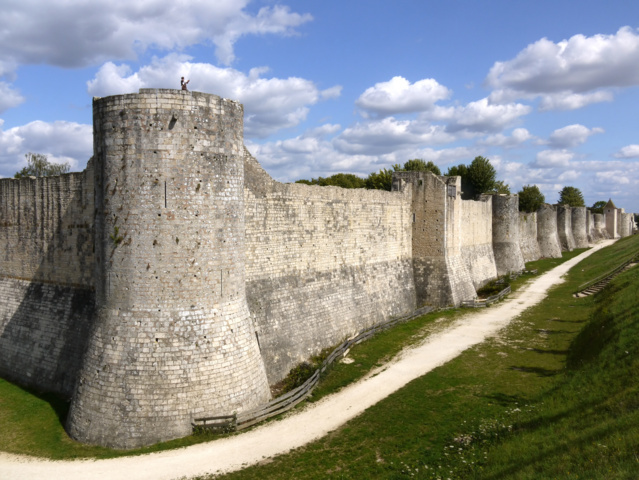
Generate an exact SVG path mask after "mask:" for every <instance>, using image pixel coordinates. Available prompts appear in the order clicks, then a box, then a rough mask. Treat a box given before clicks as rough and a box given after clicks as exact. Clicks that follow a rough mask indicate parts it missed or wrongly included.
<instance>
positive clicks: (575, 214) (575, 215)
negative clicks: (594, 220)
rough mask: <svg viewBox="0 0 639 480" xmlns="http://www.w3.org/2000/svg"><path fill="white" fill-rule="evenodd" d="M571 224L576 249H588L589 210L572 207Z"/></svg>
mask: <svg viewBox="0 0 639 480" xmlns="http://www.w3.org/2000/svg"><path fill="white" fill-rule="evenodd" d="M570 224H571V230H572V237H573V240H574V242H575V248H588V244H589V240H588V209H587V208H586V207H572V208H571V219H570Z"/></svg>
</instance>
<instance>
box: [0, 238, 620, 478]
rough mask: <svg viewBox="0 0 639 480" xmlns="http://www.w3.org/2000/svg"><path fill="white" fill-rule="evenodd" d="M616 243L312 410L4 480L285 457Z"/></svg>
mask: <svg viewBox="0 0 639 480" xmlns="http://www.w3.org/2000/svg"><path fill="white" fill-rule="evenodd" d="M612 242H613V241H612V240H608V241H605V242H601V243H600V244H598V245H597V246H595V247H594V248H592V249H590V250H588V251H586V252H584V253H582V254H581V255H579V256H577V257H575V258H573V259H571V260H569V261H567V262H565V263H563V264H562V265H560V266H558V267H557V268H555V269H554V270H552V271H550V272H547V273H546V274H544V275H542V276H541V277H539V278H537V279H536V280H535V281H534V282H532V283H530V284H529V285H527V286H526V287H525V288H522V289H521V290H519V291H518V292H515V293H513V294H511V295H510V297H509V298H508V299H507V300H505V301H504V302H502V303H501V304H499V305H496V306H492V307H491V308H488V309H482V310H481V311H479V312H475V311H473V312H472V313H469V314H468V315H465V316H464V317H463V318H461V319H460V320H458V321H457V322H455V323H454V324H453V325H451V326H450V327H449V328H447V329H446V330H444V331H442V332H440V333H437V334H435V335H432V336H430V337H428V338H427V339H426V340H425V341H424V343H423V344H421V345H419V346H418V347H415V348H411V349H407V350H405V351H404V352H402V354H401V355H400V356H399V358H398V359H396V360H395V361H393V362H391V363H390V364H388V365H387V366H386V367H385V368H384V369H382V371H381V372H380V373H379V374H377V375H376V376H369V377H367V378H365V379H362V380H360V381H359V382H357V383H355V384H353V385H351V386H349V387H347V388H345V389H343V390H341V391H340V392H338V393H336V394H334V395H331V396H329V397H326V398H324V399H322V400H321V401H319V402H317V403H314V404H311V405H308V406H307V407H306V408H305V409H303V410H302V411H300V412H299V413H295V414H293V415H290V416H288V417H287V418H284V419H283V420H281V421H275V422H270V423H268V424H266V425H263V426H261V427H259V428H256V429H254V430H252V431H250V432H246V433H244V434H242V435H237V436H233V437H229V438H224V439H220V440H216V441H213V442H209V443H203V444H199V445H193V446H191V447H187V448H182V449H178V450H171V451H166V452H159V453H154V454H150V455H143V456H137V457H126V458H117V459H111V460H81V461H49V460H42V459H37V458H32V457H25V456H18V455H10V454H5V453H0V478H2V479H5V478H6V479H13V480H21V479H25V480H26V479H29V480H33V479H50V478H64V479H65V480H75V479H77V480H87V479H89V480H90V479H122V478H126V479H127V480H142V479H149V480H151V479H152V480H160V479H167V480H170V479H176V478H180V477H192V476H196V475H203V474H205V473H215V472H218V473H221V472H230V471H234V470H238V469H241V468H243V467H245V466H247V465H252V464H254V463H257V462H259V461H261V460H263V459H265V458H268V457H272V456H275V455H279V454H282V453H286V452H288V451H289V450H291V449H293V448H297V447H300V446H302V445H305V444H306V443H309V442H312V441H313V440H315V439H318V438H320V437H322V436H324V435H326V434H327V433H328V432H330V431H333V430H335V429H337V428H339V427H340V426H342V425H344V423H346V422H348V421H349V420H350V419H352V418H354V417H356V416H357V415H359V414H360V413H362V412H363V411H364V410H366V409H367V408H368V407H370V406H372V405H374V404H376V403H377V402H379V401H380V400H382V399H384V398H385V397H387V396H388V395H390V394H391V393H393V392H395V391H397V390H399V389H400V388H402V387H403V386H404V385H406V384H407V383H408V382H410V381H412V380H414V379H415V378H418V377H420V376H422V375H424V374H426V373H428V372H429V371H431V370H432V369H434V368H436V367H438V366H440V365H443V364H444V363H446V362H448V361H449V360H451V359H453V358H455V357H456V356H457V355H459V354H460V353H461V352H463V351H464V350H466V349H467V348H470V347H472V346H473V345H476V344H478V343H480V342H482V341H484V340H485V339H486V338H488V337H490V336H493V335H495V334H497V333H498V332H499V330H500V329H502V328H503V327H505V326H506V325H508V323H510V321H511V320H512V319H514V318H515V317H516V316H518V315H519V314H520V313H522V312H523V311H524V310H526V309H527V308H529V307H531V306H533V305H535V304H537V303H539V302H540V301H541V300H542V299H543V298H544V297H545V296H546V294H547V291H548V289H549V288H550V287H551V286H553V285H555V284H557V283H561V282H562V279H561V277H562V276H563V275H564V274H565V273H566V272H568V270H569V269H570V268H571V267H573V266H574V265H575V264H577V263H578V262H580V261H581V260H583V259H584V258H586V257H587V256H589V255H591V254H592V253H594V252H595V251H597V250H599V249H601V248H603V247H605V246H607V245H610V244H611V243H612Z"/></svg>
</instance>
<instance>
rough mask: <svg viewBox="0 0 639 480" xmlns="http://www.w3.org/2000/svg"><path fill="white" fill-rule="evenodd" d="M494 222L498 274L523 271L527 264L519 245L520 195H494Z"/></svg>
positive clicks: (494, 245) (494, 246) (494, 243)
mask: <svg viewBox="0 0 639 480" xmlns="http://www.w3.org/2000/svg"><path fill="white" fill-rule="evenodd" d="M492 222H493V251H494V254H495V263H496V264H497V274H498V275H500V276H501V275H506V274H508V273H510V272H521V271H522V270H523V269H524V268H525V265H524V257H523V255H522V253H521V248H520V247H519V197H518V196H517V195H493V216H492Z"/></svg>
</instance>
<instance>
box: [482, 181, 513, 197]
mask: <svg viewBox="0 0 639 480" xmlns="http://www.w3.org/2000/svg"><path fill="white" fill-rule="evenodd" d="M485 193H497V194H500V195H510V185H508V184H507V183H506V182H504V181H503V180H497V181H496V182H495V184H494V185H493V188H491V189H490V190H489V191H488V192H485Z"/></svg>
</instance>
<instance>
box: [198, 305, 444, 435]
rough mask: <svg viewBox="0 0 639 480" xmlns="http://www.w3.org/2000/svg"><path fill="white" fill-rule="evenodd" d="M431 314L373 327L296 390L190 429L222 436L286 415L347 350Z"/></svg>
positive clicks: (429, 309) (204, 419)
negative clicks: (249, 408) (222, 434)
mask: <svg viewBox="0 0 639 480" xmlns="http://www.w3.org/2000/svg"><path fill="white" fill-rule="evenodd" d="M434 310H435V308H434V307H428V306H427V307H422V308H419V309H417V310H415V311H414V312H413V313H411V314H410V315H405V316H402V317H398V318H393V319H391V320H389V321H387V322H384V323H380V324H378V325H374V326H372V327H370V328H368V329H366V330H364V331H363V332H361V333H359V334H357V335H355V336H354V337H351V338H349V339H347V340H346V341H344V342H343V343H342V344H341V345H339V346H338V347H337V348H335V350H333V351H332V352H331V353H330V355H329V356H328V357H326V359H325V360H324V361H323V362H322V364H321V365H320V367H319V368H318V369H317V370H316V371H315V373H313V375H311V377H310V378H309V379H308V380H306V382H304V383H303V384H302V385H300V386H299V387H297V388H295V389H293V390H291V391H290V392H287V393H285V394H284V395H281V396H279V397H277V398H276V399H274V400H271V401H270V402H268V403H265V404H264V405H260V406H259V407H257V408H254V409H252V410H249V411H246V412H241V413H237V414H236V413H234V414H233V415H220V416H215V417H202V418H196V419H194V420H193V423H192V425H193V429H194V430H198V429H209V430H217V431H223V432H229V431H234V430H242V429H244V428H248V427H250V426H252V425H255V424H256V423H259V422H261V421H263V420H266V419H267V418H270V417H274V416H275V415H279V414H281V413H284V412H287V411H288V410H290V409H292V408H294V407H295V406H296V405H297V404H298V403H300V402H302V401H304V400H306V399H307V398H308V397H309V396H310V395H311V393H313V389H314V388H315V386H316V385H317V383H318V382H319V380H320V377H321V376H322V374H324V373H325V372H326V371H327V370H328V368H329V367H330V366H331V364H332V363H333V362H335V360H337V359H338V358H340V357H345V356H346V354H347V353H348V350H349V349H350V348H351V347H352V346H354V345H357V344H358V343H361V342H363V341H364V340H366V339H368V338H370V337H372V336H373V335H375V334H377V333H378V332H381V331H383V330H387V329H389V328H391V327H393V326H395V325H397V324H398V323H403V322H407V321H409V320H412V319H413V318H417V317H420V316H422V315H425V314H427V313H430V312H432V311H434Z"/></svg>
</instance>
